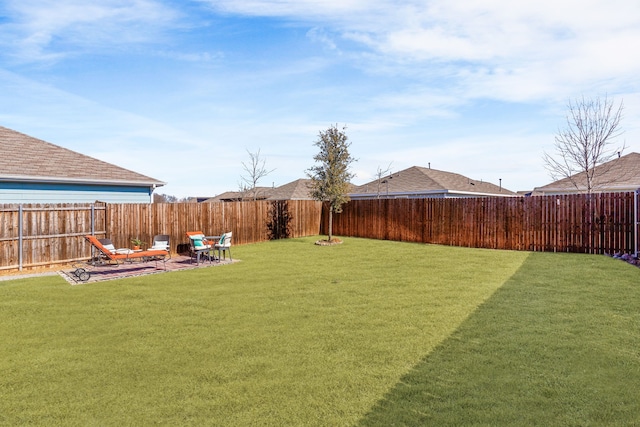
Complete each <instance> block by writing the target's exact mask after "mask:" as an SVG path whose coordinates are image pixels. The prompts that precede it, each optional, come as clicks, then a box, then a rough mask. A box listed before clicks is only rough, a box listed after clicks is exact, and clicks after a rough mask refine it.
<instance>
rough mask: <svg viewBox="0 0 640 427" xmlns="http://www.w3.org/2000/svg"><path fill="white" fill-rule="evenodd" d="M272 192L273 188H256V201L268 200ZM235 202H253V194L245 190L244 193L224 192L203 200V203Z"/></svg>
mask: <svg viewBox="0 0 640 427" xmlns="http://www.w3.org/2000/svg"><path fill="white" fill-rule="evenodd" d="M273 190H274V189H273V187H256V188H255V191H256V197H257V199H258V200H265V199H268V198H269V196H270V195H271V194H272V193H273ZM237 200H253V192H252V191H250V190H247V191H245V192H241V191H226V192H224V193H221V194H218V195H217V196H215V197H212V198H210V199H207V200H205V202H207V203H208V202H228V201H237Z"/></svg>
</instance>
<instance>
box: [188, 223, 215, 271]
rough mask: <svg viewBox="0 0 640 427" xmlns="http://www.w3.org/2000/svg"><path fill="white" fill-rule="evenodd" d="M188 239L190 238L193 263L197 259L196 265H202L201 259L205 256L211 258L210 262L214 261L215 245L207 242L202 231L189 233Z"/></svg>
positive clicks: (190, 252)
mask: <svg viewBox="0 0 640 427" xmlns="http://www.w3.org/2000/svg"><path fill="white" fill-rule="evenodd" d="M187 237H188V238H189V254H190V255H191V262H193V258H195V259H196V263H197V264H200V259H201V258H202V257H203V256H206V257H207V258H209V261H212V260H213V258H214V257H213V253H212V252H213V245H212V244H211V243H210V242H209V241H208V240H207V238H206V237H205V235H204V233H203V232H202V231H187Z"/></svg>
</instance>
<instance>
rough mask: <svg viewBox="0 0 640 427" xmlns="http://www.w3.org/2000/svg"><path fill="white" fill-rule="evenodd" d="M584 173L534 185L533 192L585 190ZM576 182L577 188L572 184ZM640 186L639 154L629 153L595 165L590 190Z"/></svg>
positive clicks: (624, 189) (633, 188)
mask: <svg viewBox="0 0 640 427" xmlns="http://www.w3.org/2000/svg"><path fill="white" fill-rule="evenodd" d="M585 177H586V173H585V172H580V173H578V174H576V175H574V176H573V177H572V179H569V178H563V179H561V180H558V181H555V182H552V183H551V184H547V185H544V186H542V187H536V188H535V189H534V190H533V194H544V193H552V192H553V193H566V192H577V191H586V187H587V186H586V179H585ZM574 182H575V183H577V184H578V188H576V186H575V185H574ZM637 188H640V154H639V153H629V154H626V155H624V156H622V157H618V158H615V159H613V160H611V161H609V162H607V163H603V164H601V165H599V166H596V168H595V171H594V179H593V181H592V191H596V192H609V191H613V192H615V191H631V190H635V189H637Z"/></svg>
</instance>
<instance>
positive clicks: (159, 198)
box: [153, 193, 180, 203]
mask: <svg viewBox="0 0 640 427" xmlns="http://www.w3.org/2000/svg"><path fill="white" fill-rule="evenodd" d="M179 201H180V200H179V199H178V198H177V197H176V196H170V195H168V194H158V193H153V203H178V202H179Z"/></svg>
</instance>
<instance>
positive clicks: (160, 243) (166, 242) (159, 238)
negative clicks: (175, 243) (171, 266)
mask: <svg viewBox="0 0 640 427" xmlns="http://www.w3.org/2000/svg"><path fill="white" fill-rule="evenodd" d="M170 242H171V240H170V237H169V235H168V234H156V235H155V236H153V241H152V244H151V247H150V248H149V250H160V251H167V252H169V258H171V244H170Z"/></svg>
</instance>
